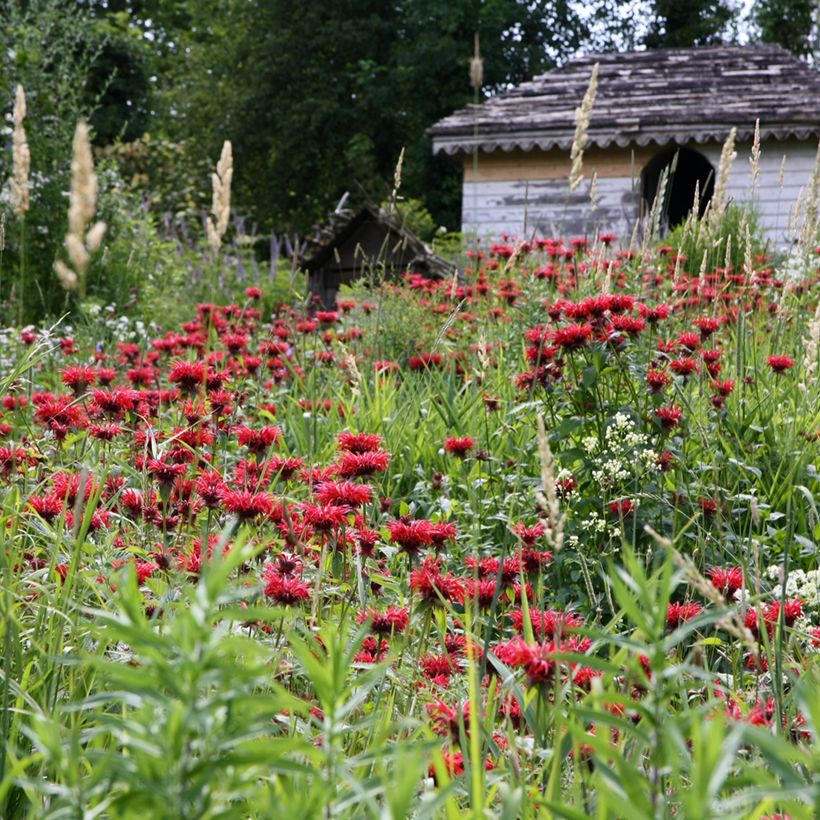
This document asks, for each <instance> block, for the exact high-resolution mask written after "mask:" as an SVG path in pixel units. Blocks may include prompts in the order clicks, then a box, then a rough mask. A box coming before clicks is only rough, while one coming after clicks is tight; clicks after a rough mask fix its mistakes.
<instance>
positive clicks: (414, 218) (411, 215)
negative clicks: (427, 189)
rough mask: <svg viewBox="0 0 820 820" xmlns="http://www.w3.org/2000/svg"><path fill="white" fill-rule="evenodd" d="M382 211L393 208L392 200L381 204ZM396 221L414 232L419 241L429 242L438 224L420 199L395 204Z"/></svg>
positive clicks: (401, 200)
mask: <svg viewBox="0 0 820 820" xmlns="http://www.w3.org/2000/svg"><path fill="white" fill-rule="evenodd" d="M381 207H382V209H384V210H385V211H389V210H390V209H391V207H393V203H392V202H391V200H389V199H386V200H385V201H384V202H382V204H381ZM395 208H396V219H397V220H398V222H399V223H400V224H401V225H403V226H404V227H406V228H408V229H409V230H410V231H412V232H413V233H414V234H415V235H416V236H417V237H419V239H421V240H422V241H424V242H429V241H430V240H431V239H432V238H433V234H434V233H435V230H436V223H435V222H434V221H433V217H432V215H431V213H430V212H429V211H428V210H427V208H425V207H424V203H423V202H421V200H418V199H399V200H397V201H396V203H395Z"/></svg>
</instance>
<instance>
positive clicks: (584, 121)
mask: <svg viewBox="0 0 820 820" xmlns="http://www.w3.org/2000/svg"><path fill="white" fill-rule="evenodd" d="M597 92H598V63H595V65H594V66H593V67H592V76H591V77H590V78H589V86H587V92H586V94H584V99H583V102H582V103H581V105H580V107H579V108H576V109H575V139H573V141H572V149H571V150H570V154H569V157H570V159H571V160H572V168H571V169H570V172H569V189H570V191H574V190H576V189H577V188H578V186H579V185H580V184H581V181H582V180H583V178H584V173H583V165H584V148H585V147H586V142H587V129H588V128H589V120H590V118H591V117H592V107H593V106H594V105H595V94H596V93H597Z"/></svg>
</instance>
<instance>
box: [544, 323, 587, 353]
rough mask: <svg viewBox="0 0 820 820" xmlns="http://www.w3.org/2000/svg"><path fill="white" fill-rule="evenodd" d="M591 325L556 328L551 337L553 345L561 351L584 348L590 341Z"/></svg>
mask: <svg viewBox="0 0 820 820" xmlns="http://www.w3.org/2000/svg"><path fill="white" fill-rule="evenodd" d="M592 333H593V330H592V325H591V324H589V323H588V322H585V323H584V324H575V325H567V326H566V327H561V328H558V330H556V331H555V333H554V335H553V344H554V345H555V346H556V347H560V348H562V349H563V350H577V349H578V348H581V347H586V346H587V345H588V344H589V342H590V339H592Z"/></svg>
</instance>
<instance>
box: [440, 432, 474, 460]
mask: <svg viewBox="0 0 820 820" xmlns="http://www.w3.org/2000/svg"><path fill="white" fill-rule="evenodd" d="M473 447H475V439H474V438H473V437H472V436H464V438H448V439H445V440H444V450H445V452H447V453H450V455H454V456H458V457H459V458H464V457H465V456H466V455H467V453H469V452H470V450H472V449H473Z"/></svg>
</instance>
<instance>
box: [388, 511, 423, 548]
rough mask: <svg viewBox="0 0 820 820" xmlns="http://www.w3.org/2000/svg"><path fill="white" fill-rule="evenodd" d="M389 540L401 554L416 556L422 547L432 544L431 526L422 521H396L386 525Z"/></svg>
mask: <svg viewBox="0 0 820 820" xmlns="http://www.w3.org/2000/svg"><path fill="white" fill-rule="evenodd" d="M387 529H388V530H389V532H390V540H391V541H392V542H393V543H394V544H398V546H399V549H400V551H401V552H406V553H409V554H410V555H417V554H418V553H419V552H420V551H421V550H422V548H423V547H429V546H431V545H432V543H433V524H432V523H431V522H429V521H426V520H424V519H416V520H410V519H406V518H405V519H402V518H399V519H396V520H395V521H391V522H390V523H389V524H388V525H387Z"/></svg>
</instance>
